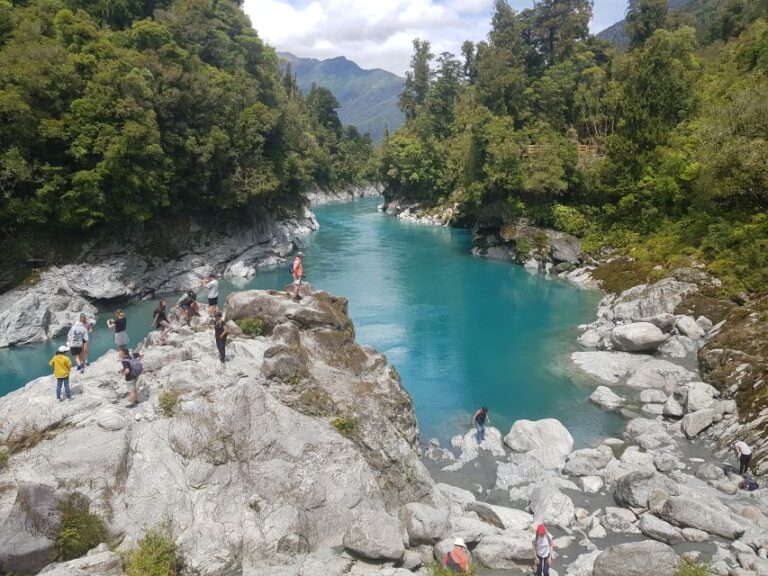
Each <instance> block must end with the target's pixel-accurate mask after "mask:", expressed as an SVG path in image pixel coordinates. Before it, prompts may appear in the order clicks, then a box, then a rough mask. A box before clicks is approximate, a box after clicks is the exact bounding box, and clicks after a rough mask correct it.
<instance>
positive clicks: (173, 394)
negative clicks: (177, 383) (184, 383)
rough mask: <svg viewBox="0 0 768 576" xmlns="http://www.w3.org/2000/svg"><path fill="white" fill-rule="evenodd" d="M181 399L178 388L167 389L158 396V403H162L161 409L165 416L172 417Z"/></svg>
mask: <svg viewBox="0 0 768 576" xmlns="http://www.w3.org/2000/svg"><path fill="white" fill-rule="evenodd" d="M178 401H179V393H178V391H176V390H166V391H165V392H163V393H162V394H160V396H159V397H158V398H157V403H158V404H159V405H160V410H161V411H162V413H163V416H166V417H167V418H170V417H171V416H173V413H174V411H175V409H176V404H177V403H178Z"/></svg>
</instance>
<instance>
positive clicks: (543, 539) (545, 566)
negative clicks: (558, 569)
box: [533, 524, 555, 576]
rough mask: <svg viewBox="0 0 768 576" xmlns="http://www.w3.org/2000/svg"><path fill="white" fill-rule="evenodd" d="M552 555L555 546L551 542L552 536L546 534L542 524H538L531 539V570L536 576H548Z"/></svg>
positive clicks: (545, 528)
mask: <svg viewBox="0 0 768 576" xmlns="http://www.w3.org/2000/svg"><path fill="white" fill-rule="evenodd" d="M554 553H555V544H554V542H552V535H551V534H550V533H549V532H547V527H546V526H544V524H539V525H538V526H537V527H536V534H535V536H534V537H533V569H534V572H535V574H536V576H549V569H550V568H551V567H552V558H553V557H554Z"/></svg>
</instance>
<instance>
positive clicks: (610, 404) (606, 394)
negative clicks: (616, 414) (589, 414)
mask: <svg viewBox="0 0 768 576" xmlns="http://www.w3.org/2000/svg"><path fill="white" fill-rule="evenodd" d="M589 399H590V400H591V401H592V402H594V403H595V404H597V405H598V406H600V408H602V409H603V410H608V411H609V412H612V411H614V410H617V409H619V408H621V407H622V406H624V402H625V400H624V398H622V397H621V396H619V395H618V394H616V393H615V392H614V391H613V390H611V389H610V388H608V387H606V386H598V387H597V388H596V389H595V391H594V392H592V394H591V395H590V397H589Z"/></svg>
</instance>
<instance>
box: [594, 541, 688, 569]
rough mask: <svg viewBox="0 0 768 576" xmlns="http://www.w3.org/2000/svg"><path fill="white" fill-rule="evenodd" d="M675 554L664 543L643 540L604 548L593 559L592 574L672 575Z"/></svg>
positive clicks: (675, 558) (675, 563)
mask: <svg viewBox="0 0 768 576" xmlns="http://www.w3.org/2000/svg"><path fill="white" fill-rule="evenodd" d="M676 565H677V554H675V551H674V550H672V548H670V547H669V546H667V545H666V544H662V543H661V542H654V541H653V540H645V541H643V542H632V543H630V544H619V545H618V546H612V547H610V548H608V549H606V550H604V551H603V552H602V553H601V554H600V555H599V556H598V557H597V559H596V560H595V565H594V568H593V572H592V574H593V575H594V576H618V575H619V574H620V575H621V576H648V575H650V574H653V575H654V576H674V573H675V567H676Z"/></svg>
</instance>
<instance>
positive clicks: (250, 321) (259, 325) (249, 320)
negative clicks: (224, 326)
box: [235, 316, 264, 336]
mask: <svg viewBox="0 0 768 576" xmlns="http://www.w3.org/2000/svg"><path fill="white" fill-rule="evenodd" d="M235 324H237V326H238V328H240V330H242V331H243V334H245V335H246V336H261V335H262V334H263V333H264V321H263V320H262V319H261V318H256V317H255V316H246V317H245V318H240V319H239V320H235Z"/></svg>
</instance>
